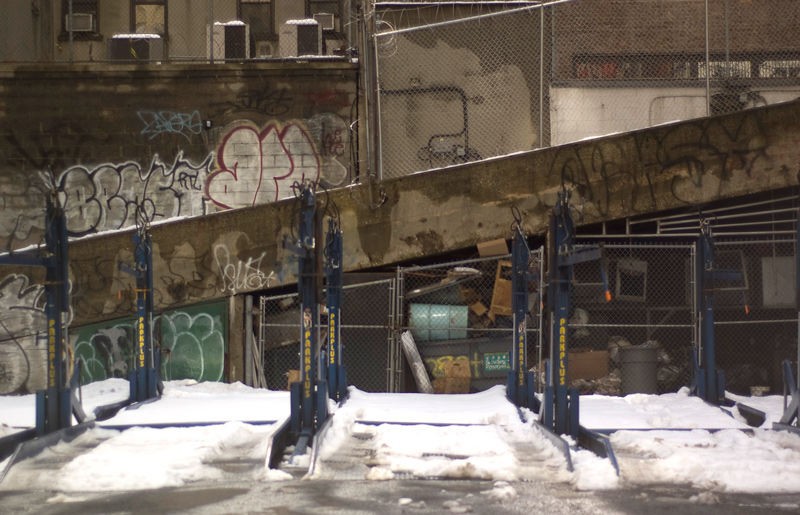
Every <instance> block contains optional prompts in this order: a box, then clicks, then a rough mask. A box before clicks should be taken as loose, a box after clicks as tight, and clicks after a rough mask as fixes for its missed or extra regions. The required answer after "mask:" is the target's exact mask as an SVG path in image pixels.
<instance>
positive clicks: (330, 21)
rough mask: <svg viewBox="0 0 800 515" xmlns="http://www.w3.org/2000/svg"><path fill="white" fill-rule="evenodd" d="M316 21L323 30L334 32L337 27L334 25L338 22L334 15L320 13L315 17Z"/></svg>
mask: <svg viewBox="0 0 800 515" xmlns="http://www.w3.org/2000/svg"><path fill="white" fill-rule="evenodd" d="M314 19H315V20H316V21H317V23H319V26H320V27H322V30H334V29H335V28H336V26H335V25H334V24H335V22H336V18H335V17H334V16H333V15H332V14H328V13H319V14H315V15H314Z"/></svg>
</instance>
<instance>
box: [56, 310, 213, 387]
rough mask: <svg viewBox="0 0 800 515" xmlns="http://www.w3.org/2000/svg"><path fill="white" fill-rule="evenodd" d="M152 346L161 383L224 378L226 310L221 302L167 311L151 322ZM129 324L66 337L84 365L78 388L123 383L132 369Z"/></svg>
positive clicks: (131, 321) (99, 327) (87, 329)
mask: <svg viewBox="0 0 800 515" xmlns="http://www.w3.org/2000/svg"><path fill="white" fill-rule="evenodd" d="M153 322H154V323H153V325H154V341H155V342H156V344H157V345H158V343H160V347H158V346H157V347H156V349H157V351H158V352H161V361H162V363H161V377H162V378H163V379H164V380H173V379H196V380H198V381H222V380H223V379H224V377H225V350H226V348H225V341H226V339H227V308H226V304H225V303H224V302H221V303H214V304H208V305H205V306H194V307H190V308H182V309H178V310H173V311H167V312H165V313H163V314H162V315H160V316H157V317H155V319H154V321H153ZM135 323H136V321H135V319H134V318H131V317H128V318H124V319H119V320H115V321H112V322H108V323H103V324H94V325H91V326H85V327H81V328H80V329H78V330H76V331H74V332H71V334H70V343H71V345H72V347H73V349H74V353H75V359H76V360H77V359H81V360H83V362H84V368H83V370H82V372H81V383H82V384H88V383H91V382H94V381H102V380H103V379H108V378H111V377H117V378H127V377H128V372H129V371H130V370H133V367H134V349H133V346H134V344H135V338H134V335H135V332H134V326H135Z"/></svg>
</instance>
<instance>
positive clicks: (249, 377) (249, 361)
mask: <svg viewBox="0 0 800 515" xmlns="http://www.w3.org/2000/svg"><path fill="white" fill-rule="evenodd" d="M244 384H246V385H247V386H253V296H252V295H245V296H244Z"/></svg>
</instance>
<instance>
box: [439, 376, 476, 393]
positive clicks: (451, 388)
mask: <svg viewBox="0 0 800 515" xmlns="http://www.w3.org/2000/svg"><path fill="white" fill-rule="evenodd" d="M469 385H470V379H469V378H468V377H448V378H445V380H444V393H469Z"/></svg>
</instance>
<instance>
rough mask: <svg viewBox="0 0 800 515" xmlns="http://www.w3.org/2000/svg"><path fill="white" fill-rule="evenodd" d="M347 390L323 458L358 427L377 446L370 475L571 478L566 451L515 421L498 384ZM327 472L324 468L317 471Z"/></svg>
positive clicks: (529, 425) (529, 424)
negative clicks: (467, 388) (448, 390)
mask: <svg viewBox="0 0 800 515" xmlns="http://www.w3.org/2000/svg"><path fill="white" fill-rule="evenodd" d="M349 392H350V397H349V399H348V400H347V402H345V403H344V405H343V406H341V407H340V408H339V409H338V410H337V411H336V413H335V415H334V417H333V423H332V426H331V428H330V429H329V430H328V432H327V433H326V435H325V439H324V441H323V443H322V449H321V451H320V458H321V460H323V461H324V460H326V459H329V458H332V457H333V456H335V455H336V453H337V452H338V451H339V450H340V448H341V447H342V446H343V445H345V443H346V440H347V438H348V437H349V436H350V435H351V434H353V433H359V434H361V435H369V437H370V441H371V442H372V446H373V448H374V449H375V452H374V455H372V456H371V457H370V465H372V468H371V469H370V470H369V473H368V475H367V478H368V479H377V480H385V479H392V478H394V477H395V474H410V475H413V476H415V477H440V478H445V477H446V478H476V479H491V480H505V481H516V480H519V479H534V478H535V479H545V478H550V479H554V480H564V481H566V480H569V475H568V473H567V471H566V459H565V458H564V456H563V455H562V454H560V452H559V451H558V450H557V449H556V448H555V447H554V446H553V445H552V444H551V443H550V441H549V440H547V438H546V437H545V436H544V435H542V434H541V433H540V432H539V431H538V430H537V429H534V428H533V422H532V421H531V422H527V423H526V422H523V421H522V420H521V419H520V416H519V412H518V411H517V408H516V407H515V406H514V405H513V404H511V403H510V402H508V400H507V399H506V395H505V387H503V386H495V387H493V388H490V389H489V390H486V391H484V392H479V393H474V394H461V395H425V394H396V393H365V392H362V391H360V390H358V389H356V388H354V387H350V388H349ZM367 422H371V423H373V424H366V423H367ZM375 422H380V424H377V425H375V424H374V423H375ZM522 449H524V450H525V451H526V452H528V453H533V454H536V455H537V458H538V459H537V461H536V467H535V468H536V470H535V471H532V470H531V468H532V467H531V466H530V464H528V463H526V461H525V460H520V455H519V452H518V451H520V450H522ZM325 473H326V471H325V470H324V469H322V470H319V472H318V474H317V475H319V476H324V475H325ZM615 479H616V478H615Z"/></svg>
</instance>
